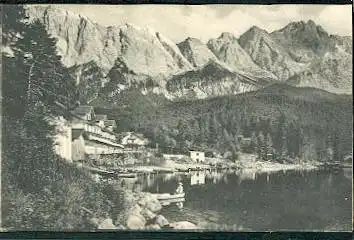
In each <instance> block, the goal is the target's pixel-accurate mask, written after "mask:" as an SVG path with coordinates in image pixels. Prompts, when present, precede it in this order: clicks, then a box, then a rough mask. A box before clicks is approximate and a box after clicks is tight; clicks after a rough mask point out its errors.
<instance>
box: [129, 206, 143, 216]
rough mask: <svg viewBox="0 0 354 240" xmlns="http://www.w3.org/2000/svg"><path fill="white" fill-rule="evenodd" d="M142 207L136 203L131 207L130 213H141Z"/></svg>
mask: <svg viewBox="0 0 354 240" xmlns="http://www.w3.org/2000/svg"><path fill="white" fill-rule="evenodd" d="M141 211H142V208H141V207H140V206H139V205H138V204H135V205H134V206H133V207H132V208H130V209H129V214H130V215H131V214H135V215H137V214H141Z"/></svg>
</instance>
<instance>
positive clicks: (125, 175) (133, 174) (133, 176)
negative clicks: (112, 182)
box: [116, 173, 138, 178]
mask: <svg viewBox="0 0 354 240" xmlns="http://www.w3.org/2000/svg"><path fill="white" fill-rule="evenodd" d="M116 176H117V177H118V178H136V177H138V174H137V173H116Z"/></svg>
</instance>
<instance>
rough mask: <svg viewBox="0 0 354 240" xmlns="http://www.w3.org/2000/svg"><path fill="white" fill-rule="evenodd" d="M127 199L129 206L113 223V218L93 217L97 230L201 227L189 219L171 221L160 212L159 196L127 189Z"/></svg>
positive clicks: (185, 228) (190, 228)
mask: <svg viewBox="0 0 354 240" xmlns="http://www.w3.org/2000/svg"><path fill="white" fill-rule="evenodd" d="M125 193H126V201H128V202H129V207H128V208H127V209H125V211H124V212H123V213H122V215H121V216H120V217H119V218H118V219H117V221H116V222H115V223H113V220H112V218H110V217H107V218H100V219H99V218H92V219H91V223H92V224H93V225H94V226H95V228H96V229H97V230H161V229H171V230H173V229H176V230H179V229H184V230H197V229H200V227H198V226H197V225H195V224H194V223H191V222H188V221H180V222H169V221H168V220H167V219H166V218H165V217H164V216H163V215H161V214H159V213H160V211H161V209H162V206H161V204H160V202H159V201H158V200H157V198H156V197H155V196H154V195H153V194H151V193H148V192H139V193H136V192H132V191H129V190H127V191H126V192H125Z"/></svg>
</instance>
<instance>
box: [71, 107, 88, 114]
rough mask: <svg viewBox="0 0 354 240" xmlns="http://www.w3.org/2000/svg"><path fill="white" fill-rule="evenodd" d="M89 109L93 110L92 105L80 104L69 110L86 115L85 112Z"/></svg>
mask: <svg viewBox="0 0 354 240" xmlns="http://www.w3.org/2000/svg"><path fill="white" fill-rule="evenodd" d="M90 111H93V107H92V106H86V105H82V106H78V107H77V108H75V109H74V110H73V111H71V112H72V113H73V114H76V115H86V114H88V113H90Z"/></svg>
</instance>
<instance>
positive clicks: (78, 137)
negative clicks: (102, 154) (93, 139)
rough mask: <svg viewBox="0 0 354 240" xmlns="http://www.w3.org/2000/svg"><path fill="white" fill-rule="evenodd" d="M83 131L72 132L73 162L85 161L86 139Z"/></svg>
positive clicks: (73, 130)
mask: <svg viewBox="0 0 354 240" xmlns="http://www.w3.org/2000/svg"><path fill="white" fill-rule="evenodd" d="M83 135H84V130H83V129H72V130H71V139H72V143H71V147H72V150H71V154H72V160H73V161H80V160H84V159H85V139H84V136H83Z"/></svg>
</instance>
